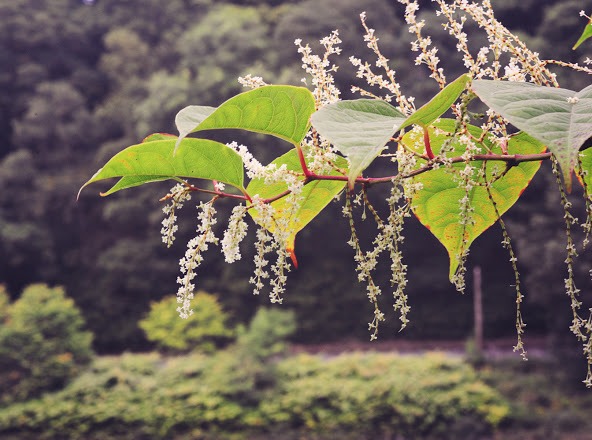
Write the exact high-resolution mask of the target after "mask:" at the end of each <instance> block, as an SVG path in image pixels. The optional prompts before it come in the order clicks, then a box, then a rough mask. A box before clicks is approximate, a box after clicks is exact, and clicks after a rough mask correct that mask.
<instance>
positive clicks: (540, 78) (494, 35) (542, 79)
mask: <svg viewBox="0 0 592 440" xmlns="http://www.w3.org/2000/svg"><path fill="white" fill-rule="evenodd" d="M434 1H435V2H436V3H437V4H438V6H439V11H438V12H437V14H438V15H442V16H444V17H445V18H446V19H447V23H444V24H443V26H444V28H445V29H447V30H448V32H449V33H450V35H452V36H453V37H455V38H456V40H457V42H458V43H457V50H458V51H459V52H461V53H462V54H463V60H464V63H465V66H466V67H467V68H468V69H469V72H471V73H472V74H473V75H474V77H476V78H485V77H490V78H493V79H506V80H508V81H531V82H534V83H536V84H544V85H552V86H557V85H558V84H557V81H556V79H555V74H554V73H552V72H550V71H549V70H548V69H547V67H546V65H547V64H548V63H549V62H548V61H542V60H541V59H540V58H539V54H538V53H537V52H533V51H531V50H530V49H529V48H528V47H526V45H525V44H524V43H523V42H522V41H521V40H520V39H519V38H518V37H517V36H515V35H514V34H512V33H511V32H510V31H509V30H508V29H507V28H506V27H504V26H503V25H502V24H501V23H500V22H499V21H498V20H497V19H496V18H495V16H494V13H493V9H492V7H491V1H490V0H482V1H481V2H479V3H477V2H468V1H467V0H454V1H446V0H434ZM468 17H471V19H472V20H473V21H474V22H475V23H476V24H477V25H478V26H479V27H480V28H482V29H483V30H484V31H485V33H486V34H487V40H488V45H487V46H484V47H481V48H480V49H479V50H478V52H477V56H476V57H474V56H473V55H472V54H471V52H470V50H469V47H468V44H467V35H466V33H465V32H463V27H464V24H465V22H466V20H467V18H468ZM504 57H505V58H504ZM508 58H509V59H508ZM504 59H506V60H507V64H506V65H505V66H503V63H504V62H505V61H504ZM502 67H503V69H502ZM502 70H503V75H501V74H500V72H501V71H502Z"/></svg>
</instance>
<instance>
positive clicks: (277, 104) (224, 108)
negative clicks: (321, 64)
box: [175, 86, 315, 145]
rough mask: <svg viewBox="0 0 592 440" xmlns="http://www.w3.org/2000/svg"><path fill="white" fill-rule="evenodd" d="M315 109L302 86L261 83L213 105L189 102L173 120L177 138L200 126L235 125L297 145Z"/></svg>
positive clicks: (205, 127)
mask: <svg viewBox="0 0 592 440" xmlns="http://www.w3.org/2000/svg"><path fill="white" fill-rule="evenodd" d="M314 110H315V101H314V96H313V95H312V93H311V92H310V91H309V90H308V89H305V88H304V87H294V86H264V87H259V88H258V89H255V90H251V91H248V92H244V93H241V94H239V95H236V96H234V97H232V98H230V99H229V100H228V101H226V102H224V103H223V104H222V105H220V106H219V107H218V108H216V109H212V107H200V106H190V107H186V108H184V109H183V110H181V111H180V112H179V113H178V114H177V117H176V118H175V122H176V123H177V128H178V129H179V133H180V136H179V141H180V140H181V139H183V138H184V137H185V136H187V135H188V134H189V133H194V132H196V131H201V130H216V129H223V128H238V129H242V130H249V131H254V132H257V133H263V134H269V135H272V136H276V137H279V138H280V139H284V140H286V141H288V142H290V143H292V144H294V145H299V144H300V142H302V140H303V139H304V136H306V133H307V132H308V129H309V118H310V115H311V114H312V113H313V112H314Z"/></svg>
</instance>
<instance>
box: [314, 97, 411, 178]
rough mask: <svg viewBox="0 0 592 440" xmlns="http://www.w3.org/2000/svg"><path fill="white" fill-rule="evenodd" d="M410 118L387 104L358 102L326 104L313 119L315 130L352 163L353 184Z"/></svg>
mask: <svg viewBox="0 0 592 440" xmlns="http://www.w3.org/2000/svg"><path fill="white" fill-rule="evenodd" d="M405 119H406V116H405V115H404V114H403V113H401V112H400V111H399V110H397V109H396V108H395V107H393V106H392V105H390V104H389V103H387V102H384V101H380V100H378V99H356V100H353V101H340V102H336V103H334V104H329V105H326V106H325V107H323V108H321V109H320V110H319V111H317V112H316V113H314V114H313V115H312V117H311V122H312V125H313V126H314V128H315V129H316V130H317V131H318V132H319V134H320V135H321V136H323V137H324V138H326V139H327V140H328V141H329V142H331V144H333V145H334V146H335V148H337V150H339V151H340V152H341V153H342V154H343V155H344V156H346V157H347V159H348V161H349V175H348V177H349V184H350V186H353V183H354V181H355V179H356V178H357V177H358V176H359V175H360V174H361V173H362V171H364V170H365V169H366V168H367V167H368V165H370V164H371V163H372V161H374V159H375V158H376V157H377V156H378V155H379V154H380V152H381V151H382V150H383V149H384V146H385V145H386V144H387V142H388V141H389V140H390V139H391V137H392V136H393V135H394V134H395V133H396V132H397V131H398V130H399V127H400V126H401V124H403V122H404V121H405Z"/></svg>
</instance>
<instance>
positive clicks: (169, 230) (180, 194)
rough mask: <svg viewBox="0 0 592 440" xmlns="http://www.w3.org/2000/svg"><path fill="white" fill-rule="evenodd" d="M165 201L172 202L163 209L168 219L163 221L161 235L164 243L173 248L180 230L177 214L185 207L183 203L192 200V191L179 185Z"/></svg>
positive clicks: (164, 198) (173, 188)
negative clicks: (176, 234) (176, 233)
mask: <svg viewBox="0 0 592 440" xmlns="http://www.w3.org/2000/svg"><path fill="white" fill-rule="evenodd" d="M163 200H170V203H169V204H167V205H165V206H164V207H163V208H162V212H164V213H165V215H166V217H165V218H164V219H163V220H162V229H161V230H160V233H161V235H162V241H163V243H165V244H166V245H167V247H171V246H172V244H173V241H175V232H177V230H178V229H179V227H178V226H177V224H176V221H177V215H176V212H177V210H179V209H181V208H182V207H183V203H185V202H187V201H189V200H191V190H190V188H189V187H188V186H186V185H182V184H180V183H178V184H176V185H175V186H173V187H172V188H171V190H170V192H169V193H168V194H167V195H166V196H165V197H163Z"/></svg>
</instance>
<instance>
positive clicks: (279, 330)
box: [237, 308, 296, 360]
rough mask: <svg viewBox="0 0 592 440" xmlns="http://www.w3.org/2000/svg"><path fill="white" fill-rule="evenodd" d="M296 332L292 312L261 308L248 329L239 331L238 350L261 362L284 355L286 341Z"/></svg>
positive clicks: (242, 328) (294, 318)
mask: <svg viewBox="0 0 592 440" xmlns="http://www.w3.org/2000/svg"><path fill="white" fill-rule="evenodd" d="M295 331H296V317H295V315H294V312H292V311H290V310H279V309H277V308H260V309H259V310H258V311H257V313H256V314H255V316H254V317H253V319H252V320H251V322H250V324H249V326H248V327H247V328H244V327H240V328H239V329H238V333H239V335H238V340H237V348H238V349H239V350H242V351H244V352H245V353H247V354H248V355H249V356H252V357H254V358H256V359H259V360H264V359H267V358H269V357H271V356H276V355H279V354H282V353H284V351H285V350H286V348H287V345H286V339H287V338H288V337H290V336H292V334H294V332H295Z"/></svg>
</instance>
